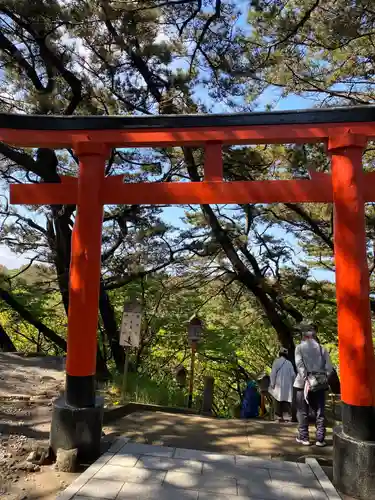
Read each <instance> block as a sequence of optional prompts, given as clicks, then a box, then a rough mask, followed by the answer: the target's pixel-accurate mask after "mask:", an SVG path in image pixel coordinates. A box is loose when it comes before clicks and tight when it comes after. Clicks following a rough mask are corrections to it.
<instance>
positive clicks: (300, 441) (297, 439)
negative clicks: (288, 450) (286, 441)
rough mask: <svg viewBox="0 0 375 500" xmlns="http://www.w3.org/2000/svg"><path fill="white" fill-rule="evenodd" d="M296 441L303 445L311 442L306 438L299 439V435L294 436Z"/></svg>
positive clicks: (308, 444)
mask: <svg viewBox="0 0 375 500" xmlns="http://www.w3.org/2000/svg"><path fill="white" fill-rule="evenodd" d="M296 441H297V443H299V444H302V445H303V446H310V444H311V443H310V441H307V440H306V439H300V438H299V437H296Z"/></svg>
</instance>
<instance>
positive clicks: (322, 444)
mask: <svg viewBox="0 0 375 500" xmlns="http://www.w3.org/2000/svg"><path fill="white" fill-rule="evenodd" d="M315 445H316V446H320V448H324V446H327V443H326V442H325V441H317V442H316V443H315Z"/></svg>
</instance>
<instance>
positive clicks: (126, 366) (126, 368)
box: [121, 347, 130, 403]
mask: <svg viewBox="0 0 375 500" xmlns="http://www.w3.org/2000/svg"><path fill="white" fill-rule="evenodd" d="M129 350H130V347H124V351H125V363H124V374H123V377H122V388H121V400H122V402H123V403H125V396H126V387H127V382H128V372H129Z"/></svg>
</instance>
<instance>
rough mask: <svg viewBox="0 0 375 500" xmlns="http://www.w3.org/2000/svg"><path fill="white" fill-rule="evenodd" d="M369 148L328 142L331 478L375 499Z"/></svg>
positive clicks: (350, 140)
mask: <svg viewBox="0 0 375 500" xmlns="http://www.w3.org/2000/svg"><path fill="white" fill-rule="evenodd" d="M365 143H366V140H365V138H362V137H353V136H351V135H350V134H347V135H344V136H341V137H338V138H333V139H332V140H330V142H329V150H330V152H331V155H332V187H333V200H334V210H335V219H334V242H335V267H336V295H337V308H338V337H339V358H340V378H341V398H342V427H341V428H340V427H339V428H337V429H335V431H334V460H333V475H334V481H335V484H336V486H337V487H338V488H339V489H340V490H341V491H342V492H343V493H346V494H347V495H352V496H355V497H358V498H374V497H373V496H372V495H373V494H374V493H375V492H374V491H373V486H374V484H373V479H372V478H373V472H372V470H373V465H375V425H374V417H375V413H374V403H375V398H374V391H375V359H374V347H373V341H372V333H371V316H370V300H369V271H368V265H367V255H366V227H365V206H364V195H363V192H364V174H363V169H362V152H363V148H364V146H365ZM358 471H360V472H361V474H358Z"/></svg>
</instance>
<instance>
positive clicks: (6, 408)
mask: <svg viewBox="0 0 375 500" xmlns="http://www.w3.org/2000/svg"><path fill="white" fill-rule="evenodd" d="M63 384H64V360H63V359H61V358H36V357H33V358H32V357H20V356H17V355H15V354H8V353H7V354H5V353H0V497H1V498H4V499H6V500H21V499H22V500H23V499H37V498H38V499H41V498H43V499H45V500H52V499H55V498H56V494H57V492H58V491H59V490H61V489H63V488H64V487H65V486H66V485H68V484H70V483H71V482H72V480H73V479H74V478H75V477H76V476H77V474H64V473H58V472H56V471H55V470H53V468H52V466H51V464H47V465H41V466H39V465H33V464H32V463H29V462H27V461H26V459H27V457H28V455H29V454H30V453H31V452H32V451H35V450H47V449H48V440H49V428H50V420H51V411H52V400H53V399H54V398H55V397H56V396H58V395H59V394H60V392H61V390H62V389H63ZM27 468H29V469H30V470H25V469H27Z"/></svg>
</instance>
